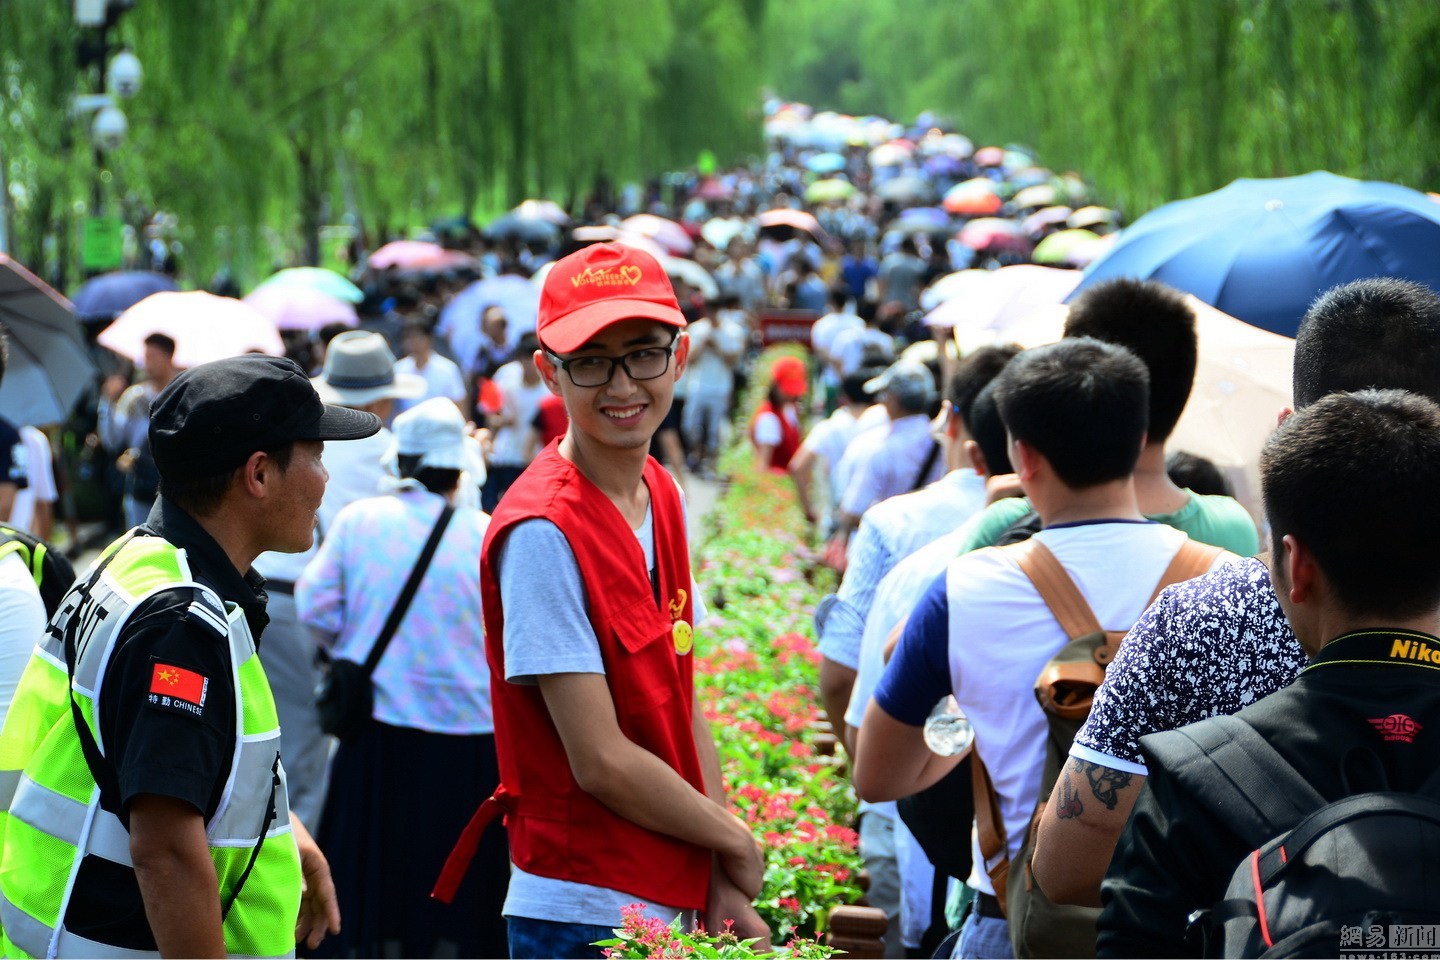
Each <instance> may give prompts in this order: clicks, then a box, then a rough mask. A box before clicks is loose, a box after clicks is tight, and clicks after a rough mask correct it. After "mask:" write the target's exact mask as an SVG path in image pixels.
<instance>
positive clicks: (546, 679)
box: [480, 244, 768, 957]
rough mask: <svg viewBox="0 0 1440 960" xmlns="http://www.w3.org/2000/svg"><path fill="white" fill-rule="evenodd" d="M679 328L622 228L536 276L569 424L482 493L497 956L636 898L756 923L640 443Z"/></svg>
mask: <svg viewBox="0 0 1440 960" xmlns="http://www.w3.org/2000/svg"><path fill="white" fill-rule="evenodd" d="M684 326H685V320H684V317H683V316H682V315H681V313H680V308H679V305H678V304H677V302H676V299H675V293H674V291H673V289H672V288H671V286H670V281H669V280H668V278H667V277H666V276H665V272H664V270H663V269H662V268H661V267H660V265H659V264H658V263H657V262H656V261H655V259H654V258H652V257H651V256H649V255H648V254H646V253H644V252H642V251H638V250H634V249H631V248H628V247H624V246H619V245H613V244H596V245H593V246H590V247H586V248H584V249H583V250H580V251H578V252H576V253H574V254H572V255H571V256H569V257H566V258H565V259H563V260H561V261H560V262H559V263H557V264H556V265H555V267H554V268H553V269H552V271H551V273H550V275H549V276H548V277H547V278H546V281H545V286H544V289H543V290H542V292H541V297H540V314H539V321H538V328H537V333H538V334H539V338H540V343H541V349H540V350H538V351H537V352H536V354H535V360H536V364H537V365H538V367H539V369H540V371H541V374H542V376H543V377H544V378H545V383H546V385H547V386H548V387H549V388H550V390H551V392H553V393H554V394H556V395H557V396H559V397H561V398H562V399H563V400H564V401H565V409H566V411H567V412H568V413H569V416H570V426H569V429H568V431H567V432H566V434H565V436H564V437H563V438H561V439H560V440H559V441H558V442H557V443H553V444H551V445H549V446H547V447H546V448H545V450H544V451H543V452H542V453H541V454H540V455H539V456H538V457H536V459H535V461H534V462H533V463H532V464H531V465H530V466H529V467H528V468H527V469H526V471H525V473H524V474H522V475H521V477H520V479H519V480H517V481H516V483H515V485H514V486H512V487H511V488H510V490H509V491H508V492H507V493H506V495H505V497H504V498H503V499H502V500H501V501H500V504H499V506H498V508H497V509H496V511H495V514H494V517H493V519H492V521H491V525H490V528H489V531H488V533H487V535H486V539H485V547H484V552H483V554H482V559H481V566H480V571H481V574H480V575H481V582H482V588H483V597H484V604H485V644H486V653H487V656H488V659H489V662H490V669H491V673H492V675H493V676H494V677H495V681H494V691H493V696H494V710H495V737H496V747H497V751H498V754H499V760H500V774H501V781H502V786H501V788H500V791H499V793H498V794H497V799H498V800H499V802H500V803H501V804H502V805H503V807H504V809H505V811H506V817H505V822H506V825H507V827H508V829H509V839H510V852H511V857H512V859H513V860H514V866H515V870H514V872H513V875H512V879H511V881H510V892H509V896H508V899H507V900H506V904H505V916H506V919H507V921H508V923H509V938H510V955H511V956H512V957H584V956H596V957H598V956H599V955H600V953H599V949H598V948H596V947H593V946H591V944H592V943H593V942H594V941H596V940H602V939H606V938H608V937H610V936H612V933H611V930H612V928H614V927H617V926H619V925H620V920H621V918H620V911H621V908H622V907H624V906H625V905H627V904H630V903H635V902H640V903H643V904H644V905H645V908H646V911H647V913H649V914H650V915H652V916H655V917H658V918H660V919H662V920H664V921H666V922H668V921H670V920H672V919H674V918H675V916H676V915H677V914H685V915H686V916H687V917H688V916H693V915H695V914H701V915H702V916H701V917H700V919H702V920H703V921H704V922H705V923H707V924H708V925H709V926H710V927H711V928H715V927H718V926H720V925H721V924H723V922H724V921H726V920H729V919H733V920H735V921H736V932H737V933H739V934H740V935H742V936H766V935H767V934H768V930H767V929H766V928H765V925H764V923H763V922H762V921H761V920H760V918H759V916H758V915H757V914H756V913H755V912H754V910H753V908H752V907H751V904H750V900H751V898H752V897H754V896H755V895H756V894H757V893H758V892H759V890H760V884H761V876H762V872H763V861H762V859H761V857H760V854H759V852H758V849H757V847H756V844H755V841H754V838H753V837H752V835H751V834H750V831H749V829H748V828H747V827H746V826H745V824H744V823H743V822H742V821H741V820H740V819H738V818H737V817H735V816H734V815H733V814H731V813H729V812H728V811H727V809H726V803H725V795H724V788H723V785H722V783H721V780H720V767H719V762H718V759H717V756H716V751H715V743H714V740H713V739H712V736H711V733H710V730H709V726H708V724H707V723H706V721H705V718H704V714H703V712H702V711H701V709H700V705H699V704H698V703H697V702H696V701H695V697H694V688H693V684H692V679H691V670H692V663H693V655H692V652H691V651H692V649H693V646H694V629H693V624H694V623H695V620H696V619H697V616H696V612H697V607H699V608H700V610H701V613H702V615H703V607H702V606H701V604H700V599H699V597H697V596H696V595H695V594H696V591H695V585H694V581H693V579H692V577H691V573H690V555H689V550H688V546H687V543H686V531H685V515H684V504H683V501H682V499H681V494H680V490H679V487H678V485H677V484H676V483H675V481H674V478H672V477H671V476H670V475H669V474H668V473H666V472H665V470H664V469H663V468H662V467H661V466H660V465H659V464H658V463H657V462H656V461H655V460H654V459H652V458H651V457H650V456H649V453H648V450H649V447H650V438H651V436H652V435H653V434H654V433H655V431H656V430H657V429H658V428H659V426H660V423H661V421H662V420H663V419H664V418H665V414H666V412H667V411H668V410H669V409H670V402H671V399H672V395H673V393H674V389H675V381H676V380H677V379H678V378H679V377H680V375H681V373H683V372H684V369H685V359H686V351H687V344H686V341H685V338H684V337H682V336H681V335H680V331H681V329H682V328H683V327H684Z"/></svg>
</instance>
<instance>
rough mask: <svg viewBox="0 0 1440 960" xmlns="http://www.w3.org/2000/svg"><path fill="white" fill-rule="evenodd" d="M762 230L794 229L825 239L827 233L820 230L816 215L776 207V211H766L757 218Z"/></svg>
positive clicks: (756, 220)
mask: <svg viewBox="0 0 1440 960" xmlns="http://www.w3.org/2000/svg"><path fill="white" fill-rule="evenodd" d="M755 222H756V223H758V224H759V225H760V226H761V228H764V227H794V228H795V229H796V230H802V231H804V232H805V233H808V234H810V235H811V236H814V237H823V236H824V235H825V231H824V230H822V229H821V228H820V221H819V220H816V219H815V215H814V214H811V213H806V212H805V211H804V210H792V209H790V208H789V207H776V208H775V209H774V210H766V211H765V212H764V213H762V214H760V216H758V217H756V218H755Z"/></svg>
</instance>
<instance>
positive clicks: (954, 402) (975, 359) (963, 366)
mask: <svg viewBox="0 0 1440 960" xmlns="http://www.w3.org/2000/svg"><path fill="white" fill-rule="evenodd" d="M1019 352H1020V347H1019V346H1018V345H1016V344H1013V343H1007V344H1003V345H1001V344H996V345H992V346H984V347H981V348H979V349H978V350H976V351H974V352H973V353H971V354H970V355H969V356H968V357H966V358H965V359H964V360H961V361H960V366H959V367H957V368H956V370H955V375H954V376H953V377H951V378H950V390H949V395H948V396H947V397H946V399H948V400H949V401H950V407H951V409H953V410H954V411H955V414H956V416H958V417H959V418H960V419H961V420H962V421H964V423H965V428H966V429H967V430H969V431H970V435H971V436H974V435H975V431H974V430H973V429H971V427H970V408H971V407H972V406H973V405H974V403H975V398H976V397H978V396H980V391H981V390H984V389H985V388H986V387H987V386H988V385H989V383H990V381H991V380H994V379H995V378H996V377H997V376H998V375H999V373H1000V371H1001V370H1004V369H1005V365H1006V364H1007V363H1009V362H1010V361H1011V360H1013V359H1014V358H1015V355H1016V354H1017V353H1019Z"/></svg>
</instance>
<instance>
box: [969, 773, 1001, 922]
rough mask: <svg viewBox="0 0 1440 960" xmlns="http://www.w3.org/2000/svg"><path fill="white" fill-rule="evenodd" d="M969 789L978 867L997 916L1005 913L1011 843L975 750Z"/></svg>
mask: <svg viewBox="0 0 1440 960" xmlns="http://www.w3.org/2000/svg"><path fill="white" fill-rule="evenodd" d="M970 785H971V792H972V794H973V795H974V798H975V840H976V842H977V843H978V844H979V846H980V859H981V860H983V861H984V863H982V864H981V866H982V867H983V868H984V870H985V873H986V874H987V875H988V876H989V877H990V885H991V886H993V887H994V888H995V899H996V900H998V901H999V902H1000V912H1001V913H1004V912H1005V910H1006V896H1005V895H1006V892H1007V890H1008V888H1009V886H1010V884H1009V878H1010V842H1009V839H1008V835H1007V833H1006V830H1005V818H1004V817H1003V816H1002V815H1001V813H1000V797H999V795H998V794H996V793H995V784H994V783H992V782H991V781H990V771H989V770H986V769H985V762H984V761H983V760H981V759H980V754H979V753H978V752H976V751H974V750H972V751H971V752H970Z"/></svg>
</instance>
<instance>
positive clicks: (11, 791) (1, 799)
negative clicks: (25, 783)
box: [0, 770, 21, 811]
mask: <svg viewBox="0 0 1440 960" xmlns="http://www.w3.org/2000/svg"><path fill="white" fill-rule="evenodd" d="M20 775H21V771H19V770H0V811H4V810H9V809H10V804H11V803H12V802H13V801H14V800H15V790H16V789H17V788H18V787H19V786H20Z"/></svg>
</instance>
